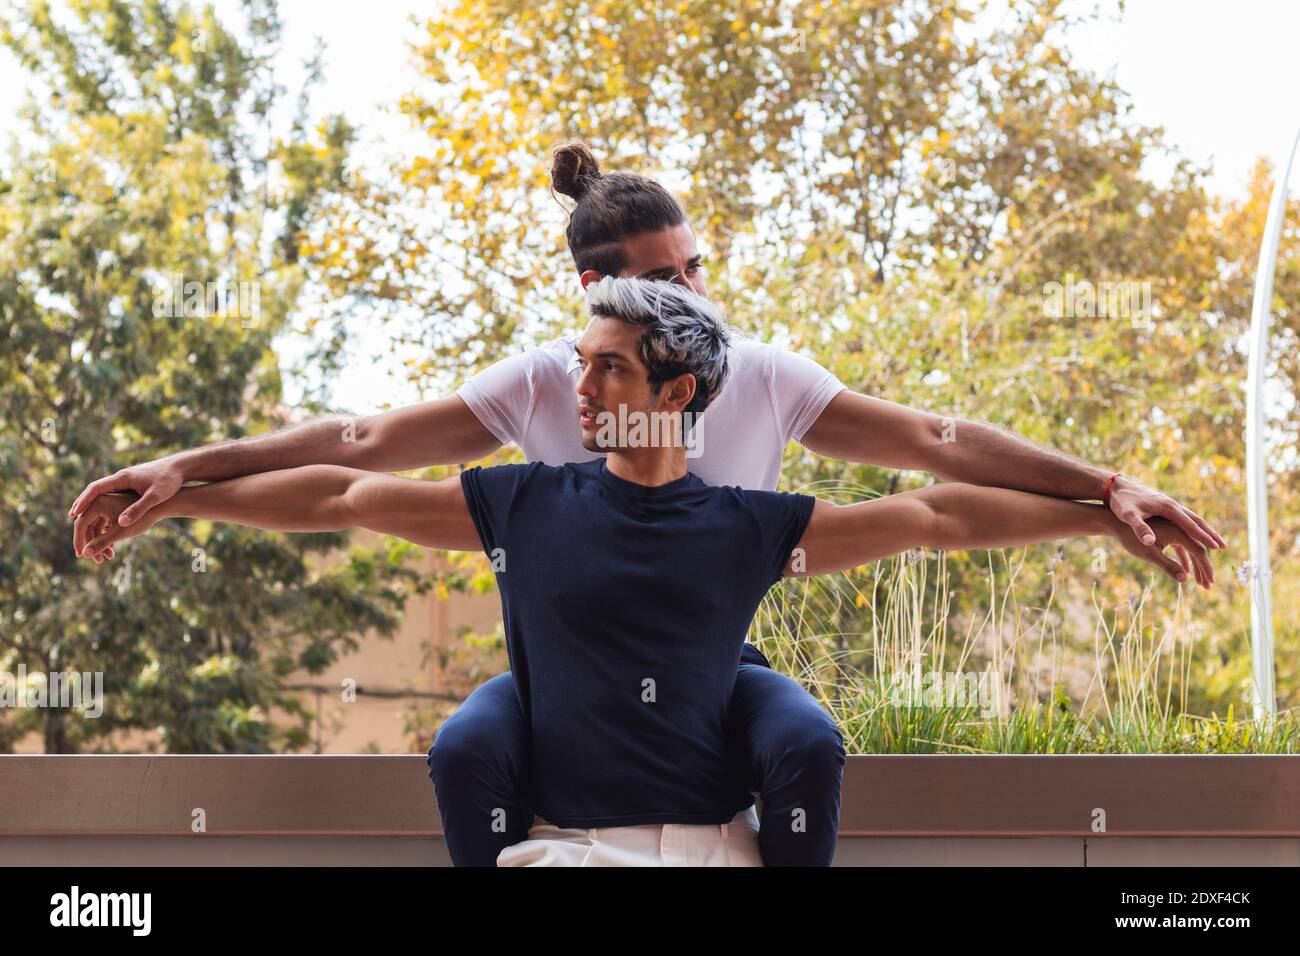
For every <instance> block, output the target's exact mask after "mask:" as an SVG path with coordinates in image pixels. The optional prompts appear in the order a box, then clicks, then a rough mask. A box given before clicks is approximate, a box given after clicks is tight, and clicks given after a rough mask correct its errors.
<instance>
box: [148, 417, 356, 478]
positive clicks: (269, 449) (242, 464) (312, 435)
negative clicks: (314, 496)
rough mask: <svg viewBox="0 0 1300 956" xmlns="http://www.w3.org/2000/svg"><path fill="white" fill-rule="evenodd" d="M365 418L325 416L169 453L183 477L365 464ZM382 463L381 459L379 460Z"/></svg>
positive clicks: (254, 473) (238, 474) (248, 473)
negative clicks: (299, 423)
mask: <svg viewBox="0 0 1300 956" xmlns="http://www.w3.org/2000/svg"><path fill="white" fill-rule="evenodd" d="M371 429H372V425H371V422H370V420H369V419H367V418H358V419H326V420H322V421H317V422H308V423H306V424H303V425H298V426H296V427H294V428H289V429H285V430H284V431H281V432H275V433H274V434H271V435H260V436H258V437H256V438H243V439H240V440H238V441H231V442H223V443H220V444H216V445H205V446H203V447H201V448H194V449H190V450H189V451H183V452H179V453H178V454H175V455H172V456H170V458H169V459H168V460H169V461H171V463H173V464H174V465H176V466H177V467H179V468H180V469H181V472H182V474H183V475H184V477H185V480H186V481H224V480H226V479H229V478H238V477H241V476H244V475H256V474H260V473H262V472H273V471H284V470H286V469H291V468H300V467H304V466H307V465H337V466H340V467H347V468H368V465H367V462H369V461H371V460H373V459H374V457H375V456H374V454H373V448H372V447H371V442H370V440H369V439H370V432H371ZM381 464H382V463H381Z"/></svg>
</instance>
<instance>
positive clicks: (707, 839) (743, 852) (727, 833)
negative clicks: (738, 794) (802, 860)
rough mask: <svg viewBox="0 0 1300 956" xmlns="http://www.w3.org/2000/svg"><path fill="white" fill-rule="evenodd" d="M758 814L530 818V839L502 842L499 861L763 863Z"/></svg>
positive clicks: (531, 863)
mask: <svg viewBox="0 0 1300 956" xmlns="http://www.w3.org/2000/svg"><path fill="white" fill-rule="evenodd" d="M762 865H763V857H762V855H761V854H760V853H759V851H758V814H757V813H755V812H754V808H753V807H752V806H751V807H749V809H747V810H741V811H740V812H739V813H737V814H736V815H735V816H734V817H733V818H732V820H731V822H730V823H723V824H721V825H713V826H705V825H701V824H685V823H648V824H644V825H642V826H634V827H591V828H569V829H566V828H564V827H557V826H555V825H554V824H552V823H548V822H547V821H546V820H543V819H542V818H541V817H536V818H535V819H534V820H533V825H532V826H531V827H530V828H529V830H528V839H526V840H522V841H520V842H519V843H516V844H514V845H512V846H508V847H506V848H505V849H504V850H502V851H501V853H500V854H498V856H497V866H762Z"/></svg>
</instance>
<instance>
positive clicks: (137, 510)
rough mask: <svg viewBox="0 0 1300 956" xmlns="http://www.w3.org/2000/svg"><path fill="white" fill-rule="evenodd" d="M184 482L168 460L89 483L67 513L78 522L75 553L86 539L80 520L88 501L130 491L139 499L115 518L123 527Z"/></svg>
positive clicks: (85, 524)
mask: <svg viewBox="0 0 1300 956" xmlns="http://www.w3.org/2000/svg"><path fill="white" fill-rule="evenodd" d="M184 483H185V475H184V474H183V473H182V472H181V469H180V467H179V466H178V465H177V464H176V463H175V461H173V460H172V459H169V458H160V459H159V460H158V461H151V462H147V463H145V464H143V465H133V466H132V467H130V468H123V469H122V470H121V471H118V472H115V473H113V474H111V475H109V476H108V477H107V478H100V479H99V480H98V481H92V482H91V483H90V484H89V485H87V486H86V490H85V491H83V492H82V493H81V494H80V495H78V496H77V500H76V501H74V502H73V503H72V508H71V509H70V510H69V511H68V515H69V516H71V517H74V518H76V519H77V522H76V526H75V527H74V529H73V533H72V543H73V548H74V551H75V553H77V554H81V549H82V548H84V547H85V546H86V543H87V541H88V540H89V529H88V527H87V523H86V522H85V521H84V520H83V517H84V515H85V512H86V509H87V508H89V507H90V505H91V502H93V501H94V500H95V499H96V498H98V497H99V496H100V495H102V494H107V493H108V492H110V491H133V492H135V493H136V494H138V495H139V496H140V499H139V500H138V501H136V502H135V503H134V504H132V505H130V506H129V507H128V508H126V509H125V510H124V511H123V512H122V514H121V516H120V517H119V518H118V522H119V523H120V524H121V525H122V526H124V527H125V526H127V525H129V524H131V523H132V522H135V521H139V520H140V518H142V517H143V516H144V515H145V513H146V512H148V511H149V510H150V509H151V508H153V507H154V506H155V505H159V504H161V503H162V502H164V501H166V500H167V499H168V498H170V497H172V495H174V494H176V492H178V491H180V488H181V485H182V484H184Z"/></svg>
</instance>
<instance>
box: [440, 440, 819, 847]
mask: <svg viewBox="0 0 1300 956" xmlns="http://www.w3.org/2000/svg"><path fill="white" fill-rule="evenodd" d="M461 486H462V488H463V489H464V491H465V501H466V503H467V504H468V506H469V512H470V514H471V515H472V516H473V518H474V524H475V526H476V527H477V528H478V533H479V537H480V538H481V539H482V541H483V548H484V551H485V552H486V553H487V554H488V556H489V557H490V558H492V559H493V560H494V566H495V568H496V579H497V585H498V587H499V588H500V591H501V606H502V615H503V620H504V623H505V632H506V645H507V649H508V651H509V655H510V667H511V670H512V671H513V672H514V678H515V684H516V686H517V687H518V689H519V699H520V703H521V705H522V706H523V712H524V714H525V716H526V717H527V718H528V719H529V721H530V723H531V729H532V744H533V746H532V752H533V762H532V767H531V771H532V774H531V776H532V780H531V790H530V794H529V795H530V798H531V800H532V804H533V808H534V809H535V810H536V811H537V813H538V814H540V815H541V816H542V817H543V818H544V819H546V820H549V821H550V822H551V823H553V824H555V825H557V826H561V827H602V826H606V827H607V826H635V825H638V824H646V823H692V824H719V823H726V822H728V821H729V820H731V818H732V817H733V816H735V815H736V813H738V812H739V811H741V810H744V809H745V808H747V807H749V806H750V805H751V804H752V803H753V802H754V801H753V797H752V796H751V795H750V793H749V790H748V787H747V782H746V781H745V780H742V779H740V778H739V777H738V776H737V774H736V771H735V770H734V769H733V768H732V767H730V766H729V763H728V760H727V753H726V741H727V737H726V718H727V711H728V708H729V706H730V704H731V695H732V690H733V688H734V686H735V682H736V670H737V667H738V666H739V664H740V651H741V647H742V646H743V644H744V642H745V635H746V632H747V631H748V629H749V624H750V621H751V620H752V619H753V616H754V612H755V611H756V610H757V609H758V605H759V602H760V601H761V600H762V598H763V595H764V594H766V593H767V591H768V589H769V588H770V587H771V586H772V585H773V584H775V583H776V582H777V581H779V580H780V579H781V574H782V571H783V569H784V568H785V564H786V561H787V560H788V559H789V557H790V552H791V551H792V550H793V549H794V548H795V547H796V546H797V545H798V543H799V539H800V538H802V537H803V532H804V528H805V527H806V526H807V524H808V519H809V518H810V516H811V515H812V509H813V504H814V502H815V500H816V499H814V498H812V497H809V496H807V495H796V494H787V493H780V492H773V491H747V490H744V489H741V488H736V487H719V486H714V485H707V484H705V483H704V482H703V481H702V480H701V479H700V478H698V477H696V476H695V475H693V474H690V473H687V474H686V475H685V476H683V477H681V478H679V479H677V480H675V481H671V482H669V483H667V484H664V485H659V486H656V487H648V486H645V485H639V484H636V483H634V482H630V481H627V480H625V479H622V478H619V477H618V476H617V475H613V474H611V473H610V472H609V470H608V469H607V468H606V467H605V459H604V458H597V459H596V460H594V461H589V462H583V463H581V464H568V465H562V466H560V467H558V468H557V467H553V466H550V465H544V464H542V463H541V462H532V463H530V464H527V465H501V466H499V467H495V468H471V469H468V470H467V471H464V472H462V473H461ZM530 822H531V821H530Z"/></svg>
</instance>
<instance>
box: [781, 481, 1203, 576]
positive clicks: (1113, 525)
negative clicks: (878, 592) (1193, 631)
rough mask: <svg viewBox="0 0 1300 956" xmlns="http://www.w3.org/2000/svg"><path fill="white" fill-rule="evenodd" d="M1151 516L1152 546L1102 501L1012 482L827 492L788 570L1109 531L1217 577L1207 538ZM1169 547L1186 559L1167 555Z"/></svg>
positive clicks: (1129, 544)
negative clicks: (849, 494)
mask: <svg viewBox="0 0 1300 956" xmlns="http://www.w3.org/2000/svg"><path fill="white" fill-rule="evenodd" d="M1151 524H1152V530H1153V533H1154V534H1155V536H1156V543H1155V544H1154V545H1151V546H1147V545H1144V544H1142V542H1140V541H1139V540H1138V538H1137V536H1136V535H1135V534H1134V533H1133V530H1132V529H1131V528H1129V527H1128V526H1127V525H1126V524H1124V523H1123V522H1122V521H1120V520H1119V519H1118V518H1116V517H1115V515H1114V514H1112V513H1111V511H1110V510H1109V509H1108V508H1106V507H1104V506H1102V505H1090V504H1085V503H1083V502H1080V501H1068V500H1066V499H1063V498H1051V497H1047V496H1044V495H1035V494H1030V493H1028V492H1023V491H1011V490H1008V489H1005V488H983V487H980V486H978V485H965V484H938V485H931V486H929V487H928V488H920V489H918V490H916V491H908V492H904V493H902V494H897V495H889V496H888V497H885V498H877V499H875V500H873V501H863V502H858V503H857V504H852V505H836V504H832V503H831V502H829V501H821V500H819V501H818V502H817V503H816V505H815V506H814V507H813V513H812V518H811V519H810V520H809V522H808V527H807V529H805V531H804V534H803V537H802V538H801V539H800V541H799V548H798V550H797V551H796V552H795V554H794V555H792V557H791V559H790V561H789V562H788V563H787V564H786V570H785V573H786V575H787V576H791V577H799V576H805V575H810V574H825V573H827V572H831V571H843V570H847V569H848V568H853V567H857V566H858V565H860V564H867V563H868V562H871V561H877V560H879V559H880V558H884V557H888V556H889V555H891V554H898V553H900V552H903V551H906V550H908V549H909V548H917V547H928V548H940V549H944V550H964V549H969V548H1010V547H1018V546H1020V545H1025V544H1035V543H1038V542H1041V541H1055V540H1057V539H1059V538H1073V537H1085V536H1088V535H1097V534H1103V535H1108V536H1110V537H1115V538H1118V539H1119V540H1120V542H1121V543H1122V544H1123V545H1124V547H1125V549H1127V550H1128V552H1129V553H1130V554H1133V555H1135V556H1136V557H1139V558H1141V559H1142V560H1144V561H1147V562H1148V563H1150V564H1153V565H1155V566H1156V567H1158V568H1160V569H1161V570H1163V571H1165V572H1166V573H1168V574H1169V576H1170V577H1173V578H1175V579H1176V580H1180V581H1181V580H1186V578H1187V576H1189V575H1195V577H1196V581H1197V583H1199V584H1200V585H1201V586H1202V587H1205V588H1208V587H1209V586H1210V585H1211V584H1213V583H1214V569H1213V567H1212V566H1211V565H1210V561H1209V558H1208V557H1207V555H1206V552H1205V548H1204V546H1203V545H1201V544H1199V543H1198V542H1196V541H1193V540H1192V539H1191V538H1190V537H1189V536H1188V535H1187V533H1186V532H1185V531H1183V530H1182V529H1181V528H1179V527H1178V526H1177V525H1174V524H1173V523H1171V522H1168V521H1164V520H1162V519H1155V520H1154V521H1152V523H1151ZM1166 547H1172V548H1173V549H1174V551H1175V552H1176V553H1177V554H1178V556H1179V560H1174V559H1173V558H1170V557H1168V556H1166V555H1165V554H1164V548H1166Z"/></svg>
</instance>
